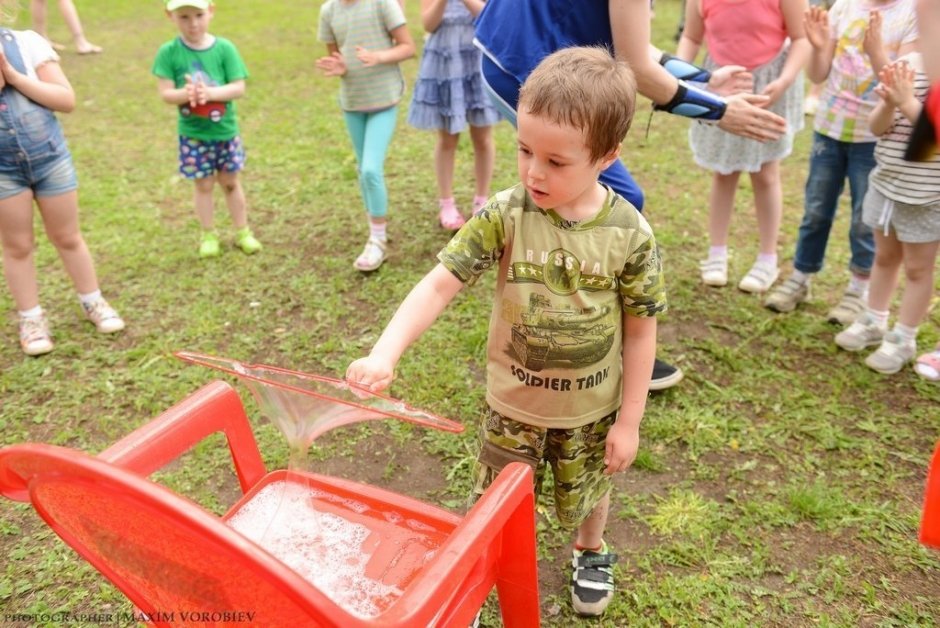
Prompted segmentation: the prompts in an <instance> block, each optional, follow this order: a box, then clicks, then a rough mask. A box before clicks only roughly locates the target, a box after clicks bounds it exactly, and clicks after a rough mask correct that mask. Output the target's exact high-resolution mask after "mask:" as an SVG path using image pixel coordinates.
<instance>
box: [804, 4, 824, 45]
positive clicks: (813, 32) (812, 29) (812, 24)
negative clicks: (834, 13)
mask: <svg viewBox="0 0 940 628" xmlns="http://www.w3.org/2000/svg"><path fill="white" fill-rule="evenodd" d="M803 29H804V30H805V31H806V39H808V40H809V43H810V44H812V46H813V48H817V49H819V48H823V47H824V46H825V45H826V42H827V41H829V13H828V12H826V10H825V9H823V8H820V7H810V8H808V9H807V10H806V12H805V13H804V14H803Z"/></svg>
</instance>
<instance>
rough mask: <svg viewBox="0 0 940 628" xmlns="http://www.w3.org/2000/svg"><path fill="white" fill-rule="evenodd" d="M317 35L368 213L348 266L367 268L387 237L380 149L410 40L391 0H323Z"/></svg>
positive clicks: (390, 126)
mask: <svg viewBox="0 0 940 628" xmlns="http://www.w3.org/2000/svg"><path fill="white" fill-rule="evenodd" d="M318 37H319V39H320V41H322V42H323V43H325V44H326V50H327V53H329V54H328V55H327V56H325V57H321V58H320V59H318V60H317V67H318V68H320V70H322V71H323V73H324V74H325V75H326V76H338V77H340V78H341V79H342V82H341V84H340V91H339V104H340V107H342V109H343V117H344V118H345V120H346V128H347V129H348V131H349V137H350V138H351V139H352V143H353V149H354V150H355V152H356V162H357V164H358V165H359V188H360V191H361V192H362V198H363V201H364V202H365V206H366V211H367V212H368V217H369V239H368V240H366V245H365V247H364V248H363V249H362V253H361V254H360V255H359V257H357V258H356V261H355V262H353V266H354V267H355V268H356V269H357V270H360V271H363V272H368V271H373V270H376V269H377V268H378V267H379V266H381V265H382V262H384V261H385V254H386V245H387V242H388V238H387V236H386V225H387V222H388V191H387V190H386V188H385V155H386V153H387V152H388V145H389V143H390V142H391V140H392V134H393V133H394V132H395V123H396V121H397V119H398V103H399V102H400V101H401V97H402V94H403V93H404V91H405V81H404V79H403V77H402V74H401V70H400V69H399V67H398V64H399V62H401V61H404V60H405V59H409V58H411V57H413V56H414V54H415V44H414V41H413V40H412V38H411V33H409V32H408V26H407V25H406V24H405V14H404V12H403V11H402V8H401V5H400V4H399V3H398V1H397V0H327V2H326V3H324V5H323V7H322V8H321V9H320V27H319V33H318Z"/></svg>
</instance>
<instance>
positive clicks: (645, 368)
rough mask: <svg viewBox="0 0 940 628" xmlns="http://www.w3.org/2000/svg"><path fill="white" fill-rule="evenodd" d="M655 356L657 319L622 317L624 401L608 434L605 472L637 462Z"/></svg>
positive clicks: (623, 468) (622, 469) (621, 468)
mask: <svg viewBox="0 0 940 628" xmlns="http://www.w3.org/2000/svg"><path fill="white" fill-rule="evenodd" d="M655 357H656V317H655V316H631V315H629V314H626V313H625V314H624V315H623V393H622V396H623V401H622V403H621V406H620V415H619V416H618V417H617V421H616V422H615V423H614V424H613V425H612V426H611V428H610V431H609V432H608V433H607V450H606V453H605V455H604V463H605V464H606V465H607V467H606V468H605V469H604V473H606V474H608V475H610V474H611V473H616V472H618V471H625V470H626V469H627V468H628V467H629V466H630V465H631V464H633V461H634V460H635V459H636V452H637V449H638V448H639V445H640V421H641V420H642V419H643V412H644V411H645V410H646V398H647V396H648V394H649V388H650V374H651V373H652V372H653V361H654V359H655Z"/></svg>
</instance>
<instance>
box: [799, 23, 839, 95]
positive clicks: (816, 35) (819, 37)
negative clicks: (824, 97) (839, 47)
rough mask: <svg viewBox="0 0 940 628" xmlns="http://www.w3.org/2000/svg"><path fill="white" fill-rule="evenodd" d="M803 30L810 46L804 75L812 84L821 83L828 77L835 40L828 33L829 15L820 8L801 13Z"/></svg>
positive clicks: (834, 50) (834, 49)
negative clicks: (810, 49)
mask: <svg viewBox="0 0 940 628" xmlns="http://www.w3.org/2000/svg"><path fill="white" fill-rule="evenodd" d="M803 30H804V31H806V39H807V40H808V41H809V43H810V45H811V46H812V51H811V52H810V56H809V64H808V65H807V66H806V75H807V76H808V77H809V80H811V81H812V82H814V83H822V82H823V81H825V80H826V77H827V76H829V68H830V67H832V57H833V55H835V52H836V40H834V39H832V37H831V36H830V32H829V13H828V12H827V11H826V10H825V9H823V8H821V7H815V6H814V7H810V8H809V9H807V10H806V11H805V12H804V13H803Z"/></svg>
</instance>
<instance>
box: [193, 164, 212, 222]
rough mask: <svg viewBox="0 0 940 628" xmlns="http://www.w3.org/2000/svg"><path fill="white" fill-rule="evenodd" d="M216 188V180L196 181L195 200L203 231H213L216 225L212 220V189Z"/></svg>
mask: <svg viewBox="0 0 940 628" xmlns="http://www.w3.org/2000/svg"><path fill="white" fill-rule="evenodd" d="M214 187H215V178H213V177H203V178H201V179H195V188H194V190H195V193H194V200H195V204H196V217H197V218H198V219H199V224H200V226H202V230H203V231H212V228H213V226H214V224H215V223H214V221H213V218H212V214H213V203H212V188H214Z"/></svg>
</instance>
